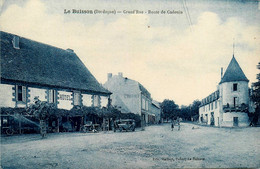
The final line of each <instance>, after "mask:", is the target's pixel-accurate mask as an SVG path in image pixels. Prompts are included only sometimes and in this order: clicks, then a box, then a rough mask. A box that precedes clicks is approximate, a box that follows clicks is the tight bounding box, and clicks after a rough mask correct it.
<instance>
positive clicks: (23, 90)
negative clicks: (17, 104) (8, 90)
mask: <svg viewBox="0 0 260 169" xmlns="http://www.w3.org/2000/svg"><path fill="white" fill-rule="evenodd" d="M22 97H23V98H22V101H23V102H25V103H26V87H25V86H23V87H22Z"/></svg>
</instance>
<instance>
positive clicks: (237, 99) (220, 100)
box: [199, 55, 254, 127]
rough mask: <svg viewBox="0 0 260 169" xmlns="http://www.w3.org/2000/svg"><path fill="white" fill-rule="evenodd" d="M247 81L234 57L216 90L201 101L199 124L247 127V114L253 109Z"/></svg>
mask: <svg viewBox="0 0 260 169" xmlns="http://www.w3.org/2000/svg"><path fill="white" fill-rule="evenodd" d="M248 82H249V80H248V79H247V77H246V76H245V74H244V72H243V71H242V69H241V67H240V66H239V64H238V62H237V60H236V59H235V57H234V55H233V58H232V60H231V61H230V63H229V65H228V67H227V70H226V72H225V74H224V76H222V69H221V81H220V83H219V85H218V87H217V90H216V91H215V92H213V93H212V94H210V95H209V96H208V97H206V98H204V99H202V103H201V106H200V108H199V116H200V117H199V122H200V123H203V124H207V125H214V126H226V127H232V126H248V125H249V117H248V113H253V112H254V109H253V106H252V102H251V100H250V97H249V95H250V89H249V87H248Z"/></svg>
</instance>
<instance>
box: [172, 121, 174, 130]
mask: <svg viewBox="0 0 260 169" xmlns="http://www.w3.org/2000/svg"><path fill="white" fill-rule="evenodd" d="M173 128H174V121H172V131H173Z"/></svg>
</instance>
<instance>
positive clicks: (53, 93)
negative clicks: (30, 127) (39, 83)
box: [49, 89, 56, 103]
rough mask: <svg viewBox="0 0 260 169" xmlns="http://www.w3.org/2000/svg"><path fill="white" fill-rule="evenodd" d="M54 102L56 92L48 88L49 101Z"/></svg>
mask: <svg viewBox="0 0 260 169" xmlns="http://www.w3.org/2000/svg"><path fill="white" fill-rule="evenodd" d="M55 102H56V92H55V90H53V89H50V90H49V103H55Z"/></svg>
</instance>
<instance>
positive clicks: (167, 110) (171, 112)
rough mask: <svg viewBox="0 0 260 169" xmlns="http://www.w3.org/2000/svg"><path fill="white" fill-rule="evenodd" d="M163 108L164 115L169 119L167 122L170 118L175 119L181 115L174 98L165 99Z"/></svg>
mask: <svg viewBox="0 0 260 169" xmlns="http://www.w3.org/2000/svg"><path fill="white" fill-rule="evenodd" d="M161 109H162V116H163V118H164V119H167V122H168V120H169V118H170V119H173V118H176V117H177V116H178V115H179V114H178V112H179V106H178V105H177V104H175V102H174V101H173V100H169V99H165V100H164V101H163V102H162V104H161Z"/></svg>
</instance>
